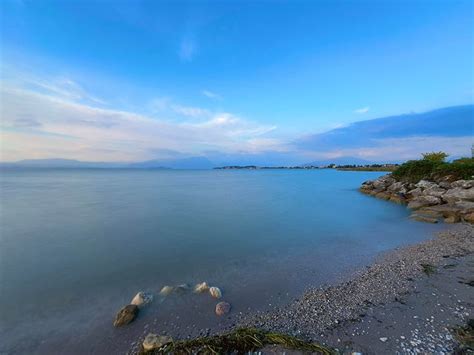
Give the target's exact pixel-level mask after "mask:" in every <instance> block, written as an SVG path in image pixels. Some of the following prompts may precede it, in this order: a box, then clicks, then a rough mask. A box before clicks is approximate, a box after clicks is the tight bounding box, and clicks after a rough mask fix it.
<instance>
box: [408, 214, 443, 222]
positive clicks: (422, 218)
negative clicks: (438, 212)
mask: <svg viewBox="0 0 474 355" xmlns="http://www.w3.org/2000/svg"><path fill="white" fill-rule="evenodd" d="M410 218H411V219H414V220H415V221H418V222H427V223H438V219H437V218H433V217H428V216H423V215H419V214H416V213H414V214H412V215H411V216H410Z"/></svg>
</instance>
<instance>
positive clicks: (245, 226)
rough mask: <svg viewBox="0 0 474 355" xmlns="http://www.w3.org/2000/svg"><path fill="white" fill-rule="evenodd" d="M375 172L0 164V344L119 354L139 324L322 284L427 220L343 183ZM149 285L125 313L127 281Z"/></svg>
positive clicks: (268, 300) (143, 327)
mask: <svg viewBox="0 0 474 355" xmlns="http://www.w3.org/2000/svg"><path fill="white" fill-rule="evenodd" d="M379 175H381V174H380V173H372V172H339V171H334V170H311V171H299V170H265V171H221V170H216V171H173V170H60V169H57V170H48V169H45V170H3V171H1V172H0V177H1V181H0V188H1V190H0V194H1V209H0V218H1V220H0V222H1V223H0V228H1V229H0V237H1V238H0V243H1V244H0V253H1V255H0V257H1V260H0V263H1V264H0V267H1V268H0V282H1V284H0V287H1V289H0V304H1V305H2V307H1V308H2V310H1V314H0V317H1V319H0V320H1V330H0V331H1V333H0V338H1V339H2V340H1V342H0V353H3V352H5V353H23V352H25V351H26V350H28V351H29V352H30V353H43V354H51V353H62V354H64V353H65V351H66V349H67V351H66V352H67V353H69V354H70V353H125V352H126V351H127V349H128V348H129V347H130V343H131V342H133V341H134V340H136V338H138V337H139V336H140V335H142V334H144V333H147V332H148V331H149V330H152V331H156V332H159V333H169V334H172V335H173V336H175V337H186V336H195V335H198V334H199V331H200V329H203V328H210V329H212V330H214V329H219V328H222V327H224V326H228V325H231V324H233V322H235V317H236V315H238V314H240V313H242V314H244V313H247V312H253V311H256V310H264V309H267V308H270V307H274V306H275V305H279V304H283V303H286V302H289V301H290V300H291V299H292V298H295V297H298V295H300V294H301V292H302V291H303V290H304V289H305V288H306V287H308V286H309V285H314V286H318V285H322V284H325V283H332V282H335V281H337V280H339V279H340V278H341V277H344V276H346V275H348V274H349V273H350V272H352V271H353V270H354V269H356V268H359V267H361V266H363V265H365V264H367V263H369V262H370V261H371V260H372V258H373V257H374V256H375V255H376V254H377V253H379V252H381V251H385V250H388V249H391V248H394V247H397V246H400V245H404V244H408V243H415V242H418V241H420V240H423V239H425V238H427V237H429V236H431V235H432V233H433V232H434V231H435V230H437V229H438V228H439V227H438V226H433V225H428V224H423V223H419V222H413V221H411V220H409V219H408V212H407V210H406V209H405V208H404V207H403V206H398V205H396V204H392V203H388V202H385V201H380V200H377V199H374V198H371V197H368V196H365V195H362V194H361V193H359V192H358V191H357V188H358V186H359V185H360V183H361V182H363V181H365V180H367V179H373V178H376V177H377V176H379ZM200 281H207V282H208V283H210V284H211V285H216V286H219V287H220V288H221V289H222V290H223V293H224V299H225V300H227V301H229V302H230V303H231V304H232V306H233V310H232V313H231V316H230V317H228V318H217V317H216V316H215V315H214V311H213V310H214V306H215V304H216V301H215V300H213V299H211V298H210V297H209V296H208V295H187V294H184V295H178V294H174V295H171V296H169V297H168V298H166V299H161V298H159V297H157V298H156V299H155V301H154V302H153V304H152V305H151V306H150V307H148V308H146V309H144V311H143V312H142V313H141V314H140V316H139V318H138V319H137V320H136V321H135V322H134V323H132V324H131V325H130V326H127V327H125V328H121V329H114V328H113V327H112V320H113V317H114V314H115V312H116V311H117V310H118V309H119V308H120V307H121V306H123V305H125V304H127V303H128V302H129V301H130V300H131V298H132V297H133V296H134V295H135V293H136V292H137V291H140V290H145V291H150V292H153V293H155V294H157V293H158V291H159V290H160V289H161V287H162V286H164V285H177V284H182V283H189V284H191V285H193V284H195V283H197V282H200Z"/></svg>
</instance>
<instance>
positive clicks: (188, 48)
mask: <svg viewBox="0 0 474 355" xmlns="http://www.w3.org/2000/svg"><path fill="white" fill-rule="evenodd" d="M196 51H197V44H196V41H195V40H193V39H191V38H184V39H182V40H181V42H180V44H179V50H178V56H179V59H181V61H183V62H190V61H192V60H193V58H194V55H195V54H196Z"/></svg>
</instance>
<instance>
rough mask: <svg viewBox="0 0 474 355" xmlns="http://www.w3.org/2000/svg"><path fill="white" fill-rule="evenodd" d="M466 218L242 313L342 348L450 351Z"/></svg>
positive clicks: (468, 254) (466, 269)
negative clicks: (333, 278) (288, 299)
mask: <svg viewBox="0 0 474 355" xmlns="http://www.w3.org/2000/svg"><path fill="white" fill-rule="evenodd" d="M473 230H474V229H473V227H472V225H467V224H466V225H455V226H450V227H447V229H446V230H445V231H443V232H440V233H439V234H438V235H437V236H436V237H434V238H433V239H431V240H428V241H426V242H422V243H419V244H416V245H413V246H409V247H405V248H400V249H397V250H394V251H392V252H389V253H386V254H384V255H381V256H380V257H379V258H378V260H377V261H376V262H375V263H374V264H373V265H371V266H369V267H367V268H366V269H365V270H362V271H360V272H358V273H357V274H355V275H354V276H353V277H352V278H351V279H350V280H349V281H346V282H343V283H341V284H339V285H336V286H333V287H329V288H320V289H310V290H308V291H307V292H305V293H304V294H303V295H302V297H301V298H299V299H297V300H295V301H294V302H292V303H291V304H289V305H288V306H286V307H283V308H278V309H275V310H272V311H270V312H266V313H262V314H257V315H252V316H250V317H245V319H242V320H241V322H240V324H241V325H242V326H255V327H258V328H263V329H266V330H272V331H279V332H282V333H287V334H291V335H295V336H298V337H302V338H304V339H306V340H308V341H311V342H318V343H321V344H325V345H328V346H330V347H332V348H334V349H336V350H338V351H341V352H343V353H345V352H348V353H350V352H351V351H358V352H362V353H364V354H381V353H410V354H411V353H452V352H453V351H455V350H456V349H459V347H460V344H459V342H458V341H457V340H456V338H455V336H454V335H453V328H455V327H459V326H463V325H465V324H466V323H467V322H468V320H469V319H470V317H472V313H473V307H474V292H473V291H474V290H473V288H472V284H473V282H472V281H473V276H472V275H474V255H473V253H474V232H473Z"/></svg>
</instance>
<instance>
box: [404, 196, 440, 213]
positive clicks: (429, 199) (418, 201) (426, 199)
mask: <svg viewBox="0 0 474 355" xmlns="http://www.w3.org/2000/svg"><path fill="white" fill-rule="evenodd" d="M440 203H441V199H440V198H439V197H435V196H418V197H415V198H414V199H413V200H411V201H410V202H409V203H408V208H410V209H412V210H416V209H418V208H421V207H426V206H433V205H438V204H440Z"/></svg>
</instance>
